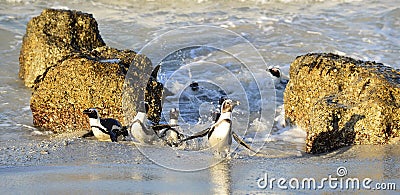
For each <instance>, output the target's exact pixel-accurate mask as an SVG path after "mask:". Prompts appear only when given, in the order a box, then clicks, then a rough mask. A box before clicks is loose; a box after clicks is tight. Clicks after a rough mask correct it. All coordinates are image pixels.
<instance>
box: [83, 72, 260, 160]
mask: <svg viewBox="0 0 400 195" xmlns="http://www.w3.org/2000/svg"><path fill="white" fill-rule="evenodd" d="M155 69H156V70H157V71H158V70H159V67H156V68H155ZM153 74H154V73H152V75H153ZM238 105H240V102H239V101H234V100H232V99H229V98H226V97H221V98H220V100H219V107H220V108H219V110H218V111H217V112H215V113H213V114H214V122H213V124H212V125H211V126H210V127H208V128H206V129H204V130H202V131H200V132H197V133H194V134H193V135H189V136H187V135H185V134H184V132H183V130H182V129H181V128H180V126H179V124H178V119H179V110H178V109H177V108H172V109H171V110H170V114H169V116H170V119H169V122H168V123H167V124H152V123H151V121H149V120H148V118H147V112H148V109H149V104H148V103H147V102H145V101H141V102H140V104H139V105H138V108H137V110H136V115H135V116H134V119H133V121H132V123H131V124H130V125H128V126H122V125H121V123H120V122H119V121H118V120H116V119H111V118H101V117H100V115H99V112H98V110H97V109H96V108H89V109H86V110H84V111H83V114H86V115H87V116H88V117H89V124H90V128H91V131H90V132H89V133H87V134H85V135H84V136H83V137H89V136H94V137H96V138H97V139H98V140H101V141H109V140H111V141H112V142H117V141H119V140H136V141H137V142H138V143H140V144H154V143H156V142H161V143H164V144H165V145H168V146H171V147H179V146H181V145H182V144H184V143H186V142H187V141H189V140H192V139H196V138H200V137H204V136H206V135H207V140H208V145H209V146H210V148H211V149H212V151H213V152H214V154H216V155H218V156H222V157H226V156H227V155H229V154H230V149H231V145H232V139H234V140H235V141H236V142H237V143H238V144H240V145H242V146H243V147H245V148H247V149H248V150H250V151H252V152H254V153H257V152H256V151H255V150H253V149H252V148H251V147H250V146H249V145H248V144H247V143H246V142H244V141H243V139H242V138H240V136H238V134H236V133H235V132H234V131H233V130H232V129H233V128H232V120H233V119H232V112H233V109H234V108H235V107H236V106H238Z"/></svg>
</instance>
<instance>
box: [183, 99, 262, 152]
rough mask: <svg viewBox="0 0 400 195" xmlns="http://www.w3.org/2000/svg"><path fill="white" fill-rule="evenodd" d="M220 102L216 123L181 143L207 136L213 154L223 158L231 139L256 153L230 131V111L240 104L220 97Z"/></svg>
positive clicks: (228, 148)
mask: <svg viewBox="0 0 400 195" xmlns="http://www.w3.org/2000/svg"><path fill="white" fill-rule="evenodd" d="M221 101H222V103H221V111H220V114H218V115H217V116H216V122H215V123H214V124H213V125H212V126H211V127H209V128H207V129H205V130H203V131H200V132H198V133H195V134H194V135H192V136H189V137H187V138H185V139H183V140H182V142H183V141H187V140H191V139H194V138H198V137H203V136H205V135H208V142H209V145H210V146H211V147H212V148H213V149H214V153H215V154H219V155H220V156H223V157H224V156H227V155H228V154H229V150H230V147H231V145H232V137H233V139H235V141H236V142H237V143H239V144H240V145H242V146H244V147H245V148H247V149H249V150H250V151H252V152H255V153H256V151H254V150H253V149H252V148H251V147H250V146H249V145H247V144H246V143H245V142H244V141H243V140H242V139H241V138H240V137H239V136H238V135H237V134H236V133H235V132H234V131H232V111H233V108H234V107H235V106H237V105H239V104H240V102H239V101H233V100H231V99H227V98H225V97H222V98H221V99H220V102H221Z"/></svg>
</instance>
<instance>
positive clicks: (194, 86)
mask: <svg viewBox="0 0 400 195" xmlns="http://www.w3.org/2000/svg"><path fill="white" fill-rule="evenodd" d="M189 87H190V88H191V89H192V91H197V90H199V83H197V82H196V81H193V82H192V83H190V85H189Z"/></svg>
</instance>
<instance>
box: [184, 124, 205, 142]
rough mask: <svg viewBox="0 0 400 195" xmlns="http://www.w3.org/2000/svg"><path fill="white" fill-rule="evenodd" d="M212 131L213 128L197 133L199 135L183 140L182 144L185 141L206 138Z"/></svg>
mask: <svg viewBox="0 0 400 195" xmlns="http://www.w3.org/2000/svg"><path fill="white" fill-rule="evenodd" d="M210 130H211V127H209V128H207V129H204V130H203V131H200V132H197V133H195V134H193V135H192V136H189V137H187V138H185V139H182V140H181V141H180V142H181V143H182V142H184V141H188V140H192V139H195V138H198V137H204V136H205V135H207V134H208V132H209V131H210Z"/></svg>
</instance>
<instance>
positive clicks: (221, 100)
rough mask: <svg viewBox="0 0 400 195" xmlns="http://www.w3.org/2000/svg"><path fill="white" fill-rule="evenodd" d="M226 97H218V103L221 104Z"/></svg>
mask: <svg viewBox="0 0 400 195" xmlns="http://www.w3.org/2000/svg"><path fill="white" fill-rule="evenodd" d="M227 99H228V98H227V97H226V96H221V97H220V98H219V101H218V104H219V105H222V103H224V101H225V100H227Z"/></svg>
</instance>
